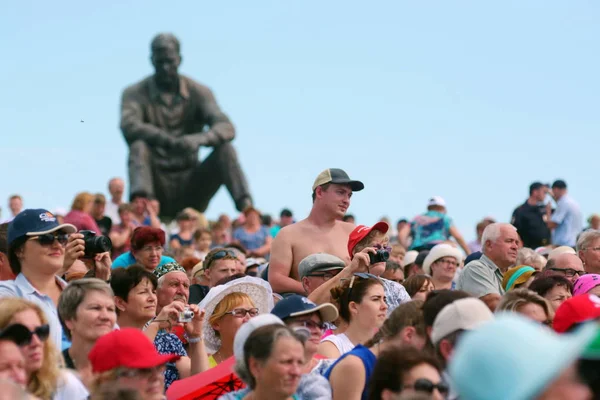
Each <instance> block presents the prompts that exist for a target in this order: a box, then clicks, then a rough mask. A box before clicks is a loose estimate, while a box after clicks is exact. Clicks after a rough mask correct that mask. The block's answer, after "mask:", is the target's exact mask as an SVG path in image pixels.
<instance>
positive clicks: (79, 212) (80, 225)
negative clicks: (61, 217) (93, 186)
mask: <svg viewBox="0 0 600 400" xmlns="http://www.w3.org/2000/svg"><path fill="white" fill-rule="evenodd" d="M93 205H94V195H93V194H91V193H88V192H81V193H78V194H77V195H76V196H75V199H73V204H72V205H71V211H69V213H68V214H67V215H65V224H73V225H75V226H76V227H77V230H78V231H85V230H87V231H94V232H96V234H97V235H101V233H100V232H101V231H100V228H99V227H98V224H97V223H96V221H95V220H94V218H92V214H91V212H92V207H93Z"/></svg>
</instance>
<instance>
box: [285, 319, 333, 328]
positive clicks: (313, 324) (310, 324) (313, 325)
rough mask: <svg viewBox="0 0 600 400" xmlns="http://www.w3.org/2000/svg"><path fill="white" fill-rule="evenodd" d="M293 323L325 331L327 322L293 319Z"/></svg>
mask: <svg viewBox="0 0 600 400" xmlns="http://www.w3.org/2000/svg"><path fill="white" fill-rule="evenodd" d="M291 324H292V325H300V326H303V327H305V328H307V329H309V330H310V329H319V330H322V331H324V330H325V323H323V322H315V321H312V320H310V319H309V320H306V321H293V322H291Z"/></svg>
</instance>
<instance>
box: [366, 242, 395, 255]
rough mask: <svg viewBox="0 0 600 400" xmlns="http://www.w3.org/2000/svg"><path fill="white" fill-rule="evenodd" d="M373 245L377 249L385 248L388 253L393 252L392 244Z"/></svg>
mask: <svg viewBox="0 0 600 400" xmlns="http://www.w3.org/2000/svg"><path fill="white" fill-rule="evenodd" d="M371 247H373V248H374V249H376V250H385V251H387V252H388V253H391V252H392V248H391V247H390V246H384V245H382V244H375V245H373V246H371Z"/></svg>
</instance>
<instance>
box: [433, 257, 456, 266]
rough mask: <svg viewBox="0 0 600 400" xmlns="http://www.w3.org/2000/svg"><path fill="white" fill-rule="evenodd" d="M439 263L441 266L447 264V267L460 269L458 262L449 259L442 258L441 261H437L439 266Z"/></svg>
mask: <svg viewBox="0 0 600 400" xmlns="http://www.w3.org/2000/svg"><path fill="white" fill-rule="evenodd" d="M437 263H439V264H447V265H451V266H453V267H458V263H457V262H456V261H453V260H447V259H444V258H442V259H441V260H437V261H436V262H435V264H437Z"/></svg>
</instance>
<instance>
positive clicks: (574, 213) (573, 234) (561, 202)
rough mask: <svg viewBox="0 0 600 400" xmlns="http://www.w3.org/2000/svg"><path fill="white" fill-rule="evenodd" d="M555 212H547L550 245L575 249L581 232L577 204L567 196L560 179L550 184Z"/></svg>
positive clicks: (565, 185) (580, 219)
mask: <svg viewBox="0 0 600 400" xmlns="http://www.w3.org/2000/svg"><path fill="white" fill-rule="evenodd" d="M552 197H554V200H555V201H556V210H554V213H552V214H550V210H548V228H550V229H552V230H553V231H552V244H554V245H557V246H570V247H575V244H576V242H577V236H578V235H579V234H580V233H581V231H582V230H583V217H582V215H581V209H580V208H579V204H577V202H575V200H573V199H572V198H571V196H569V195H568V194H567V183H566V182H565V181H563V180H561V179H559V180H557V181H555V182H554V183H553V184H552Z"/></svg>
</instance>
